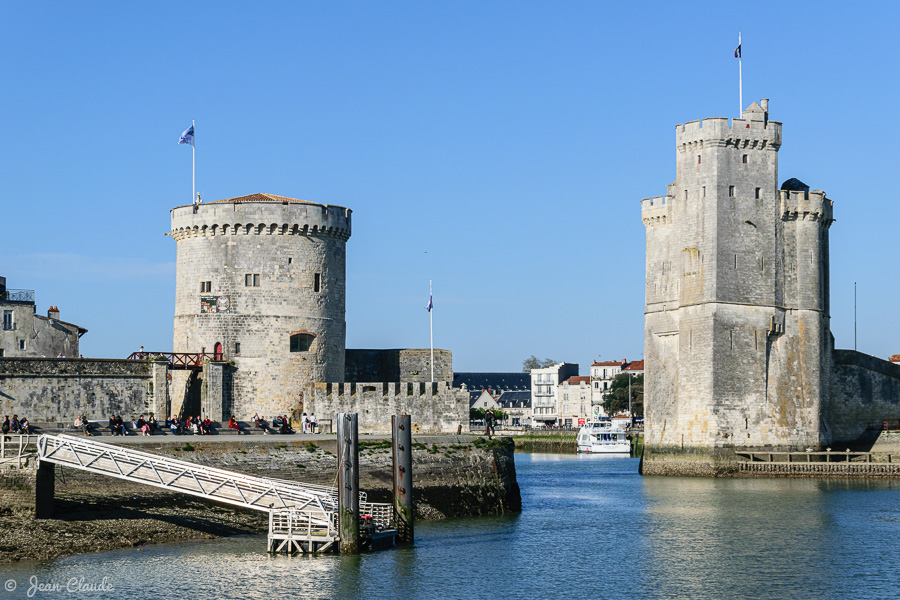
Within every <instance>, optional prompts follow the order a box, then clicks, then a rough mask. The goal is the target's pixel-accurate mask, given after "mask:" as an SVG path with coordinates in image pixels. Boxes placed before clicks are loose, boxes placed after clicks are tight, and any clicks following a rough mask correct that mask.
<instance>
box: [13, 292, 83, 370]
mask: <svg viewBox="0 0 900 600" xmlns="http://www.w3.org/2000/svg"><path fill="white" fill-rule="evenodd" d="M34 299H35V295H34V290H18V289H8V288H7V287H6V278H5V277H0V317H2V321H0V358H38V357H46V358H57V357H59V358H78V356H79V340H80V339H81V336H82V335H84V334H85V333H87V329H85V328H84V327H79V326H78V325H75V324H73V323H67V322H66V321H61V320H60V318H59V308H57V307H55V306H51V307H50V309H49V310H48V311H47V316H46V317H45V316H44V315H39V314H37V311H36V305H35V300H34Z"/></svg>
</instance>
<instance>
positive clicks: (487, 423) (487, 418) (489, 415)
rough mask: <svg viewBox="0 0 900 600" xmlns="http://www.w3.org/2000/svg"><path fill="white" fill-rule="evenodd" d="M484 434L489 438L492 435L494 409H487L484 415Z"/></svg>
mask: <svg viewBox="0 0 900 600" xmlns="http://www.w3.org/2000/svg"><path fill="white" fill-rule="evenodd" d="M484 434H485V435H486V436H488V437H491V436H492V435H493V434H494V409H493V408H489V409H488V410H487V412H486V413H484Z"/></svg>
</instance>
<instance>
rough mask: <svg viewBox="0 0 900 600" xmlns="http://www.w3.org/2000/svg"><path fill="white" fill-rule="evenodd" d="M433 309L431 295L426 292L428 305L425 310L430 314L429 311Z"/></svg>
mask: <svg viewBox="0 0 900 600" xmlns="http://www.w3.org/2000/svg"><path fill="white" fill-rule="evenodd" d="M432 308H434V302H433V301H432V294H431V292H428V305H427V306H425V310H427V311H428V312H431V309H432Z"/></svg>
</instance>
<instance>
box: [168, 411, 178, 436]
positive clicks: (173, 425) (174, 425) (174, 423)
mask: <svg viewBox="0 0 900 600" xmlns="http://www.w3.org/2000/svg"><path fill="white" fill-rule="evenodd" d="M166 425H168V426H169V429H171V430H172V433H173V434H174V435H180V434H181V424H180V423H179V422H178V418H177V417H175V416H174V415H173V416H172V417H170V418H168V419H166Z"/></svg>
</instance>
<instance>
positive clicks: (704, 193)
mask: <svg viewBox="0 0 900 600" xmlns="http://www.w3.org/2000/svg"><path fill="white" fill-rule="evenodd" d="M702 190H703V194H702V196H703V197H704V198H706V186H705V185H704V186H703V188H702Z"/></svg>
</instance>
